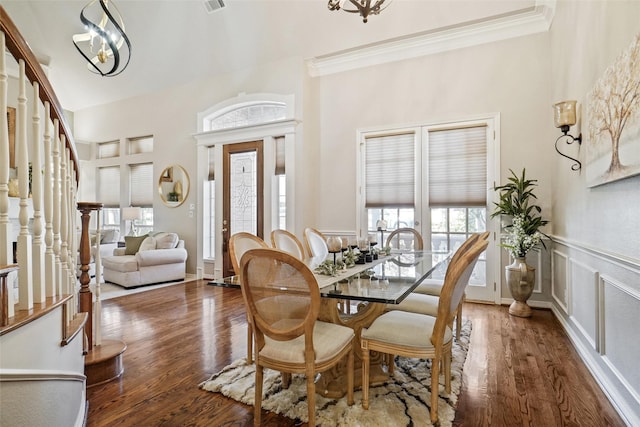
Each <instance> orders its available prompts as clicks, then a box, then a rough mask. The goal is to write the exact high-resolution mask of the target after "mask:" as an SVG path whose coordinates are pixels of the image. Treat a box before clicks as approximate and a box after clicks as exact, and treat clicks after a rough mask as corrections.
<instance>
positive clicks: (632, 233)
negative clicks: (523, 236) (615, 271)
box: [548, 1, 640, 261]
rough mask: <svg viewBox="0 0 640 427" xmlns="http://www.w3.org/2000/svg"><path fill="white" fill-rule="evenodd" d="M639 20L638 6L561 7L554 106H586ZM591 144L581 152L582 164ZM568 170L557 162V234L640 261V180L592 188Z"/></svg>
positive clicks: (554, 34)
mask: <svg viewBox="0 0 640 427" xmlns="http://www.w3.org/2000/svg"><path fill="white" fill-rule="evenodd" d="M639 18H640V2H638V1H590V2H578V1H561V2H559V3H558V8H557V11H556V18H555V20H554V23H553V25H552V28H551V40H552V44H551V46H550V47H551V49H550V52H551V59H552V64H553V68H552V74H553V80H552V82H551V83H552V93H551V95H552V100H553V101H555V100H564V99H577V100H578V101H579V102H580V103H584V102H586V97H587V93H588V92H589V91H590V90H591V89H592V87H593V86H594V84H595V83H596V81H597V80H598V79H599V78H600V76H602V74H603V73H604V71H605V69H606V68H607V67H609V66H610V65H611V64H612V63H613V62H614V60H615V58H616V57H617V56H618V55H619V54H620V53H621V52H622V51H623V50H625V49H626V48H627V47H628V46H629V45H630V44H631V41H632V39H633V37H634V36H635V35H636V34H637V33H638V32H640V24H639V22H640V20H639ZM583 111H584V108H583ZM582 132H583V135H584V134H585V133H586V125H583V126H582ZM557 135H560V133H559V132H557ZM548 142H549V143H551V142H552V141H551V140H549V141H548ZM588 143H589V142H588V141H585V142H584V143H583V144H582V146H581V147H580V155H579V159H580V160H581V161H583V163H584V160H585V159H586V157H585V151H586V150H587V149H588V148H587V145H588ZM572 149H573V150H574V151H573V152H574V153H576V151H575V147H572ZM570 165H571V163H570V162H569V161H568V160H566V159H563V158H561V157H560V156H555V157H554V168H553V169H554V192H553V194H554V199H553V206H554V212H553V223H554V225H553V232H554V234H556V235H558V236H562V237H564V238H567V239H570V240H574V241H576V242H578V243H581V244H585V245H589V246H594V247H597V248H599V249H601V250H604V251H607V252H612V253H615V254H619V255H623V256H626V257H630V258H632V259H635V260H636V261H637V260H639V259H640V215H638V214H637V212H638V206H640V190H639V186H640V177H638V176H636V177H632V178H628V179H625V180H622V181H618V182H615V183H610V184H606V185H603V186H600V187H594V188H588V187H587V183H586V179H585V177H586V174H585V172H584V170H583V171H582V172H581V173H576V172H572V171H571V169H570Z"/></svg>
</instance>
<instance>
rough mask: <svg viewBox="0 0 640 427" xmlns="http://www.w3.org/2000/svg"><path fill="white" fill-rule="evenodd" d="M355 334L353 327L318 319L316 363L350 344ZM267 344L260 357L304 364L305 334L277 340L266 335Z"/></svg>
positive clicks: (315, 343)
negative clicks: (286, 339) (285, 339)
mask: <svg viewBox="0 0 640 427" xmlns="http://www.w3.org/2000/svg"><path fill="white" fill-rule="evenodd" d="M354 336H355V334H354V332H353V329H351V328H348V327H346V326H341V325H336V324H333V323H326V322H321V321H317V322H316V324H315V326H314V328H313V346H314V348H315V351H316V360H315V361H316V363H322V362H325V361H326V360H329V359H331V358H332V357H333V356H335V354H336V353H338V352H339V351H340V350H342V349H343V348H344V347H345V346H347V345H350V343H351V341H352V340H353V337H354ZM264 338H265V345H264V347H263V348H262V350H260V357H265V358H267V359H272V360H279V361H283V362H287V363H298V364H301V365H303V364H304V335H301V336H299V337H298V338H295V339H292V340H290V341H275V340H272V339H270V338H269V337H267V336H266V335H265V337H264Z"/></svg>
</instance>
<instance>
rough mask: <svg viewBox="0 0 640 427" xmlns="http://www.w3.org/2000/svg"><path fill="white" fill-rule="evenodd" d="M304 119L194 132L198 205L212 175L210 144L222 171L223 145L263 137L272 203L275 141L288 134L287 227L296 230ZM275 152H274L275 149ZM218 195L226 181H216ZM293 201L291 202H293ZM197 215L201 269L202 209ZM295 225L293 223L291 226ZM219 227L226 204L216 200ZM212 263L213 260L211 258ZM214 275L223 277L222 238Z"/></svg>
mask: <svg viewBox="0 0 640 427" xmlns="http://www.w3.org/2000/svg"><path fill="white" fill-rule="evenodd" d="M300 123H301V122H300V121H299V120H296V119H287V120H279V121H275V122H269V123H264V124H259V125H256V126H246V127H241V128H231V129H222V130H216V131H207V132H199V133H195V134H192V136H193V138H194V139H195V140H196V162H197V171H196V178H195V180H193V181H192V182H194V183H195V186H194V189H195V190H196V200H197V206H202V203H203V202H202V198H203V187H204V186H203V182H204V181H206V180H207V176H208V174H209V154H208V151H209V147H215V149H214V152H215V154H214V157H215V158H214V168H215V170H218V171H221V170H222V147H223V146H224V145H226V144H235V143H238V142H245V141H257V140H262V141H263V142H264V147H263V149H264V171H265V176H264V183H265V184H266V187H265V191H264V198H265V203H270V201H271V200H272V198H271V189H270V186H269V183H270V182H271V180H270V177H271V175H272V173H273V170H274V169H275V151H274V150H275V149H274V150H272V149H271V148H272V144H274V142H273V141H274V138H275V137H278V136H282V135H284V136H285V141H286V164H287V198H288V200H287V229H289V228H291V229H295V227H296V226H297V221H296V209H295V207H296V203H297V202H296V197H295V194H296V192H295V182H296V170H297V165H296V162H295V159H296V157H297V154H296V153H297V151H298V150H297V149H296V142H297V138H296V136H297V135H298V132H299V128H298V125H299V124H300ZM272 151H273V152H272ZM215 191H216V194H222V180H216V184H215ZM289 202H290V203H289ZM264 214H265V218H264V227H265V228H264V233H265V235H268V234H269V233H271V225H270V224H271V223H270V221H271V211H270V210H269V209H268V207H267V206H265V209H264ZM196 215H197V219H196V220H197V230H198V232H197V233H196V236H197V242H196V248H197V251H196V252H197V254H196V256H197V258H196V266H197V267H198V268H204V259H203V251H202V239H203V237H202V236H203V233H202V232H201V231H202V230H203V217H202V209H196ZM290 224H291V225H290ZM215 227H216V233H218V235H219V232H218V230H221V229H222V203H216V207H215ZM208 262H211V261H210V260H209V261H208ZM213 274H214V277H216V278H220V277H222V241H221V239H216V248H215V258H214V269H213Z"/></svg>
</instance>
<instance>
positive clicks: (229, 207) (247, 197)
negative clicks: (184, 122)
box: [222, 141, 264, 277]
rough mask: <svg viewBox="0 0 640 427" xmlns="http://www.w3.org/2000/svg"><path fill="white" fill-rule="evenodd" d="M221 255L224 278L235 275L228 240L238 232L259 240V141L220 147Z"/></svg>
mask: <svg viewBox="0 0 640 427" xmlns="http://www.w3.org/2000/svg"><path fill="white" fill-rule="evenodd" d="M223 152H224V160H223V166H224V194H223V198H224V206H223V221H222V225H223V227H222V239H223V241H222V254H223V257H224V259H223V268H224V272H223V274H224V276H225V277H226V276H230V275H233V274H235V272H234V271H233V268H232V266H231V259H230V258H229V238H230V237H231V236H232V235H233V234H235V233H239V232H242V231H244V232H247V233H251V234H254V235H256V236H258V237H260V238H264V237H263V206H264V205H263V184H262V181H263V179H262V177H263V159H262V141H253V142H244V143H239V144H229V145H225V146H224V150H223Z"/></svg>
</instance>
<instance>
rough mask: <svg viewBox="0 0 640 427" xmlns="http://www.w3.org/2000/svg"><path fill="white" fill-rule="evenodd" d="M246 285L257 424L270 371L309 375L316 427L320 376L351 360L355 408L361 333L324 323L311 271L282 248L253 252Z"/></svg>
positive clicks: (246, 264) (244, 268)
mask: <svg viewBox="0 0 640 427" xmlns="http://www.w3.org/2000/svg"><path fill="white" fill-rule="evenodd" d="M240 287H241V289H242V297H243V299H244V303H245V306H246V308H247V313H249V316H250V317H251V322H252V323H253V325H254V333H255V340H256V352H255V366H256V373H255V413H254V417H253V419H254V425H256V426H259V425H260V415H261V414H260V412H261V411H260V409H261V404H262V381H263V369H264V368H269V369H273V370H276V371H280V372H282V373H283V375H284V373H289V374H294V373H302V374H305V376H306V383H307V404H308V410H309V425H310V426H315V410H316V407H315V393H316V392H315V383H314V380H315V376H316V374H317V373H319V372H323V371H326V370H327V369H330V368H332V367H333V366H335V365H337V364H338V363H341V362H342V361H343V360H344V359H345V358H347V403H348V404H349V405H352V404H353V375H354V374H353V372H354V367H353V363H354V349H353V342H354V337H355V333H354V331H353V329H351V328H349V327H346V326H342V325H337V324H334V323H327V322H322V321H319V320H318V314H319V312H320V291H319V289H318V282H317V280H316V278H315V276H314V274H313V272H312V271H311V270H310V269H309V267H308V266H307V265H306V264H305V263H304V262H303V261H301V260H299V259H297V258H296V257H294V256H293V255H291V254H289V253H287V252H284V251H281V250H279V249H252V250H250V251H248V252H246V253H245V254H244V256H243V257H242V260H241V265H240ZM283 382H284V383H285V384H287V383H288V381H283Z"/></svg>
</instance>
